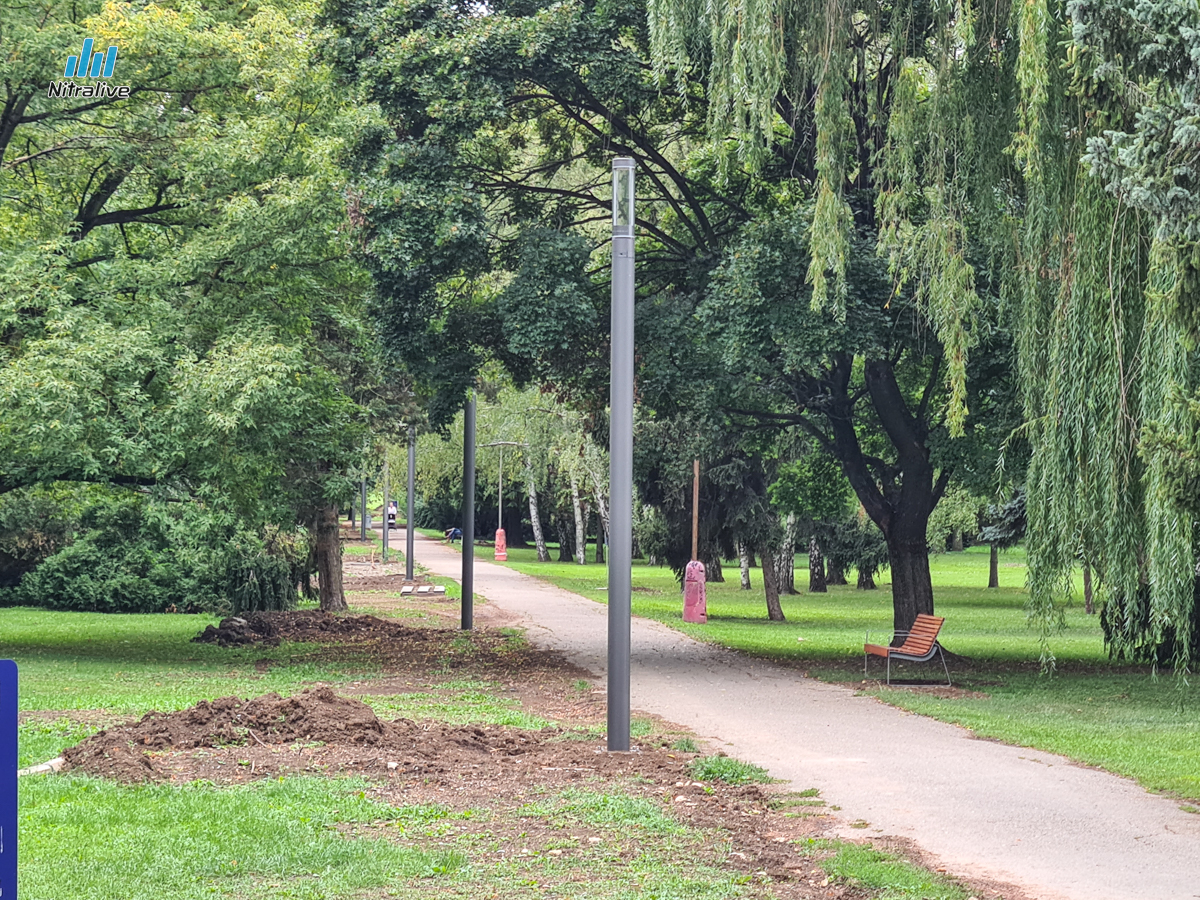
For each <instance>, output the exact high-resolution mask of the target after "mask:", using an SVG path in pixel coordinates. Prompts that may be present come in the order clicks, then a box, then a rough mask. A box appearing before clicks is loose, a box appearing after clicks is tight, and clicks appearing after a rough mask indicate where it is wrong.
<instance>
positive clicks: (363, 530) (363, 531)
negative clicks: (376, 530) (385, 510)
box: [358, 478, 367, 541]
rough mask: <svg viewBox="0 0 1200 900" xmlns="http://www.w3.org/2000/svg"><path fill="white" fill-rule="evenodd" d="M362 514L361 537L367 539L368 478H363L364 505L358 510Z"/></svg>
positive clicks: (360, 517) (360, 520) (360, 518)
mask: <svg viewBox="0 0 1200 900" xmlns="http://www.w3.org/2000/svg"><path fill="white" fill-rule="evenodd" d="M358 511H359V512H360V513H361V515H360V516H359V517H358V518H359V527H360V531H359V537H360V538H361V539H362V540H364V541H365V540H366V539H367V479H365V478H364V479H363V480H362V505H361V506H360V508H359V510H358Z"/></svg>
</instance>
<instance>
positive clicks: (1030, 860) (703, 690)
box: [393, 529, 1200, 900]
mask: <svg viewBox="0 0 1200 900" xmlns="http://www.w3.org/2000/svg"><path fill="white" fill-rule="evenodd" d="M393 535H396V532H393ZM394 546H396V547H398V548H403V547H404V531H403V529H401V530H400V531H399V536H398V537H395V538H394ZM415 557H416V562H417V563H418V564H419V565H420V566H423V567H425V568H426V569H428V570H429V571H430V572H431V573H433V574H435V575H438V576H441V577H444V578H452V579H454V580H456V581H458V580H459V579H460V578H461V572H462V557H461V554H460V553H459V552H458V550H457V549H456V548H451V547H447V546H446V545H444V544H442V543H441V542H438V541H434V540H430V539H428V538H425V537H423V536H421V535H418V536H417V545H416V552H415ZM475 593H476V594H477V595H479V596H482V597H485V598H487V601H488V605H494V606H495V607H496V608H497V609H499V610H503V611H504V612H505V613H507V614H508V615H510V616H513V617H515V618H516V619H517V620H518V621H519V623H520V624H521V625H522V626H523V627H524V628H526V630H527V635H528V638H529V639H530V640H531V641H532V642H533V643H534V644H536V645H538V646H541V647H548V648H553V649H556V650H560V651H562V652H563V653H564V654H565V655H566V656H567V657H568V658H569V659H571V660H572V661H573V662H574V663H576V664H577V665H579V666H581V667H583V668H585V669H587V670H588V671H591V672H593V673H595V674H596V676H598V677H602V676H603V675H604V674H605V670H606V667H607V649H606V640H607V624H606V623H607V607H606V606H604V605H603V604H600V603H597V602H595V601H593V600H590V599H587V598H585V597H581V596H579V595H577V594H573V593H571V592H569V591H564V590H561V589H559V588H556V587H554V586H552V585H549V584H547V583H545V582H542V581H539V580H537V579H535V578H532V577H530V576H527V575H523V574H521V573H519V572H516V571H514V570H512V569H510V568H508V567H506V566H502V565H497V564H494V563H489V562H485V561H483V560H478V559H477V560H476V561H475ZM681 608H682V601H681ZM481 612H482V610H481ZM484 620H485V619H484V617H481V618H480V621H484ZM631 666H632V670H631V675H630V678H631V704H632V706H633V708H634V709H635V710H643V711H646V712H649V713H653V714H656V715H659V716H662V717H663V718H665V719H668V720H670V721H672V722H676V723H678V724H680V725H683V726H686V727H687V728H689V729H692V730H693V731H695V732H696V733H697V734H698V735H700V736H702V737H705V738H707V739H709V740H711V741H712V742H714V743H716V744H718V745H720V746H723V747H724V748H725V751H726V752H727V753H729V754H730V755H731V756H736V757H738V758H740V759H744V760H748V761H751V762H754V763H757V764H758V765H760V766H763V767H764V768H766V769H767V770H768V771H769V772H770V773H771V774H772V775H773V776H775V777H776V778H782V779H786V780H788V781H790V782H791V783H792V785H793V786H794V787H795V788H796V789H797V790H801V789H804V788H810V787H815V788H818V789H819V790H820V792H821V796H822V798H824V799H825V801H826V802H827V803H828V804H831V805H835V806H840V807H841V813H840V815H841V816H842V817H843V819H844V820H845V821H846V822H855V823H856V824H857V825H858V829H857V830H855V831H853V832H847V834H848V836H850V835H852V836H854V837H858V838H861V837H863V836H869V835H879V836H889V837H892V836H894V837H899V838H902V839H906V840H908V841H911V842H913V843H915V844H916V845H917V846H918V847H919V848H920V849H921V850H922V851H923V852H924V854H925V855H926V857H927V859H930V860H933V861H935V862H936V863H938V864H940V865H941V866H944V867H945V868H946V870H947V871H949V872H951V873H957V874H962V875H966V876H970V877H974V878H982V879H989V880H994V881H998V882H1003V883H1009V884H1012V885H1014V886H1016V887H1018V888H1020V889H1021V890H1022V891H1023V892H1025V893H1026V894H1028V896H1030V897H1032V898H1036V900H1195V898H1200V815H1195V814H1191V813H1187V812H1184V811H1183V810H1181V809H1180V808H1179V804H1178V803H1177V802H1175V801H1172V800H1170V799H1168V798H1165V797H1162V796H1157V795H1154V794H1149V793H1147V792H1146V791H1144V790H1143V789H1142V788H1140V787H1139V786H1138V785H1137V784H1135V783H1134V782H1132V781H1130V780H1128V779H1125V778H1120V777H1118V776H1115V775H1111V774H1109V773H1107V772H1101V771H1098V770H1095V769H1089V768H1086V767H1084V766H1080V765H1076V764H1074V763H1072V762H1071V761H1070V760H1068V759H1065V758H1063V757H1061V756H1056V755H1054V754H1051V753H1044V752H1041V751H1037V750H1030V749H1027V748H1023V747H1011V746H1007V745H1004V744H999V743H996V742H993V741H988V740H981V739H977V738H975V737H973V735H972V734H971V732H969V731H967V730H966V729H963V728H959V727H957V726H954V725H947V724H945V723H942V722H937V721H934V720H933V719H929V718H925V717H923V716H918V715H914V714H911V713H907V712H904V711H901V710H898V709H895V708H893V707H890V706H888V705H886V704H884V703H881V702H879V701H878V700H875V699H874V698H871V697H864V696H856V695H855V692H854V691H853V690H850V689H847V688H843V687H838V686H833V685H828V684H822V683H821V682H818V681H814V680H812V679H809V678H805V677H803V676H801V675H799V674H797V673H796V672H795V671H794V670H790V669H785V668H782V667H780V666H776V665H773V664H771V663H768V662H763V661H761V660H756V659H752V658H750V657H747V656H744V655H742V654H739V653H735V652H732V651H728V650H723V649H720V648H716V647H713V646H712V645H708V644H703V643H700V642H698V641H696V640H693V639H692V638H689V637H687V636H686V635H683V634H681V633H679V632H676V631H673V630H672V629H670V628H668V627H666V626H665V625H662V624H660V623H658V622H652V621H649V620H646V619H638V618H635V619H634V620H633V623H632V662H631ZM1197 740H1200V735H1198V736H1197ZM864 822H865V823H866V825H865V826H863V825H862V823H864Z"/></svg>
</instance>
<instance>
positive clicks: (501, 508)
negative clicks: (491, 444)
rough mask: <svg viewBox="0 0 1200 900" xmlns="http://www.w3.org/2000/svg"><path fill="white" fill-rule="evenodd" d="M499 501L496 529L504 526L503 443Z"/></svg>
mask: <svg viewBox="0 0 1200 900" xmlns="http://www.w3.org/2000/svg"><path fill="white" fill-rule="evenodd" d="M498 480H499V482H500V487H499V492H500V503H499V505H498V506H497V508H496V529H497V530H500V529H502V528H504V445H503V444H501V445H500V477H499V479H498Z"/></svg>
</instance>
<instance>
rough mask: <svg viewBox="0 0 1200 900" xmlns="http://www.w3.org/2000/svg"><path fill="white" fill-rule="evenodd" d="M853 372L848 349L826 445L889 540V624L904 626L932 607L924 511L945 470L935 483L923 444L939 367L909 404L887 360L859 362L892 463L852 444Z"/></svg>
mask: <svg viewBox="0 0 1200 900" xmlns="http://www.w3.org/2000/svg"><path fill="white" fill-rule="evenodd" d="M852 371H853V360H852V359H851V358H850V357H849V356H848V355H844V354H843V355H840V356H838V357H837V359H836V363H835V366H834V369H833V371H832V372H831V384H830V387H831V388H832V397H831V402H830V409H829V413H828V421H829V425H830V428H831V431H832V437H833V447H832V449H833V452H834V455H835V456H836V457H837V458H838V459H839V460H840V461H841V463H842V470H843V471H844V472H845V473H846V477H847V478H848V479H849V481H850V484H851V486H852V487H853V488H854V493H855V494H856V495H857V496H858V499H859V502H861V503H862V505H863V509H865V510H866V512H867V515H869V516H870V517H871V520H872V521H873V522H874V523H875V524H876V525H878V526H879V530H880V531H882V532H883V535H884V538H885V539H886V540H887V545H888V559H889V561H890V563H891V568H892V623H893V629H894V630H895V631H908V630H909V629H910V628H912V624H913V622H914V621H916V618H917V615H918V614H920V613H929V614H932V613H933V583H932V581H931V580H930V577H929V547H928V544H927V543H926V536H925V535H926V531H927V530H928V526H929V515H930V513H932V512H933V509H934V507H935V506H937V503H938V500H940V499H941V497H942V494H943V493H944V492H945V490H946V485H947V484H948V483H949V480H950V474H951V473H950V470H949V469H947V468H944V469H942V471H941V473H940V474H939V475H938V477H937V480H936V482H935V480H934V471H933V464H932V463H931V462H930V459H929V447H928V445H927V439H928V436H929V421H930V420H929V416H930V415H931V412H930V398H931V397H932V396H933V394H934V393H935V391H936V388H937V386H938V385H939V384H940V383H941V382H940V379H941V377H942V376H941V367H940V365H934V366H932V367H931V368H930V372H929V376H928V378H927V383H926V386H925V390H924V392H923V395H922V399H921V401H920V403H919V405H918V406H917V408H916V409H915V410H914V409H911V408H910V407H909V403H908V400H907V399H906V397H905V395H904V392H903V391H901V390H900V385H899V384H898V383H897V381H896V373H895V371H894V370H893V368H892V364H891V362H890V361H888V360H868V361H867V363H866V365H865V366H864V370H863V380H864V382H865V383H866V387H867V393H868V394H869V395H870V398H871V405H872V407H873V408H874V411H875V414H876V416H878V418H879V423H880V425H882V426H883V430H884V431H885V432H886V433H887V436H888V439H889V440H890V441H891V443H892V446H893V447H894V448H895V449H896V462H895V463H894V464H888V463H883V462H882V461H879V460H871V459H868V457H867V456H866V455H865V454H864V453H863V450H862V447H861V445H860V444H859V442H858V435H857V433H856V432H855V430H854V412H853V405H852V401H851V400H850V393H849V388H850V377H851V373H852ZM877 476H878V480H877Z"/></svg>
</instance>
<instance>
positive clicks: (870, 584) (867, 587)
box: [858, 570, 875, 591]
mask: <svg viewBox="0 0 1200 900" xmlns="http://www.w3.org/2000/svg"><path fill="white" fill-rule="evenodd" d="M858 589H859V590H860V591H873V590H875V576H874V575H872V574H871V573H870V572H863V571H862V570H859V573H858Z"/></svg>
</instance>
